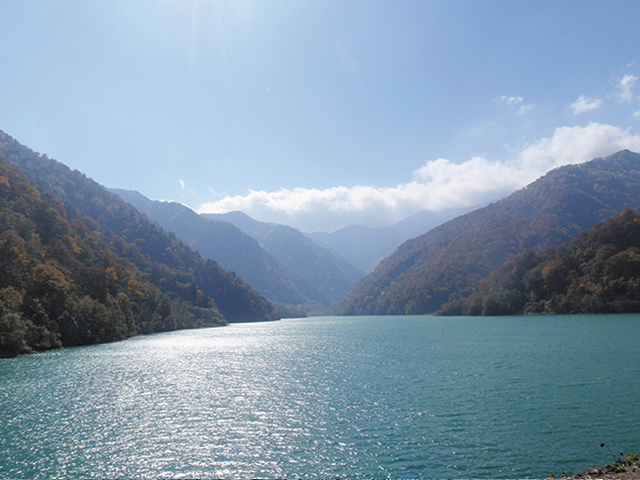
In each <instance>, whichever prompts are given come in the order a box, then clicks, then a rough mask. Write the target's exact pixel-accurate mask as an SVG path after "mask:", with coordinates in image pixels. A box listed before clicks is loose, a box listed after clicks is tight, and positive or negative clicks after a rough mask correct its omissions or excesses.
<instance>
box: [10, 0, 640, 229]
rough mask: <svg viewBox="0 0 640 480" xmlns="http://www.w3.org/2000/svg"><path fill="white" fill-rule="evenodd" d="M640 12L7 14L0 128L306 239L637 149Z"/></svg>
mask: <svg viewBox="0 0 640 480" xmlns="http://www.w3.org/2000/svg"><path fill="white" fill-rule="evenodd" d="M639 24H640V2H638V1H637V0H632V1H615V2H611V1H597V2H594V1H585V0H579V1H564V2H563V1H558V0H553V1H528V2H520V1H514V0H506V1H464V2H463V1H452V0H446V1H428V0H421V1H401V0H394V1H386V2H378V1H373V0H367V1H360V0H353V1H344V0H340V1H333V0H325V1H320V0H318V1H311V0H264V1H257V0H109V1H105V0H55V1H54V0H2V1H0V51H1V52H2V61H1V62H0V91H1V92H2V93H1V94H0V129H2V130H4V131H5V132H7V133H8V134H10V135H12V136H13V137H15V138H16V139H17V140H18V141H20V142H21V143H23V144H26V145H27V146H29V147H31V148H32V149H34V150H36V151H38V152H41V153H46V154H47V155H49V156H50V157H52V158H55V159H57V160H60V161H61V162H63V163H65V164H67V165H68V166H70V167H71V168H75V169H78V170H80V171H82V172H84V173H86V174H87V175H88V176H90V177H92V178H93V179H94V180H96V181H97V182H99V183H101V184H103V185H106V186H108V187H117V188H127V189H133V190H138V191H140V192H141V193H143V194H144V195H146V196H148V197H150V198H152V199H166V200H169V199H171V200H176V201H179V202H182V203H184V204H186V205H189V206H190V207H192V208H194V209H195V210H197V211H211V212H224V211H229V210H236V209H239V210H243V211H245V212H246V213H248V214H250V215H252V216H254V217H255V218H257V219H260V220H271V221H277V222H280V223H288V224H291V225H293V226H296V227H298V228H301V229H303V230H306V231H312V230H333V229H336V228H338V227H340V226H344V225H347V224H350V223H360V224H367V225H386V224H390V223H393V222H395V221H398V220H400V219H401V218H403V217H404V216H407V215H409V214H412V213H415V212H417V211H419V210H421V209H431V210H435V209H438V208H442V207H444V206H454V207H458V206H463V205H473V204H479V203H482V202H484V201H486V200H487V199H492V198H496V197H497V196H499V195H505V194H507V193H509V192H511V191H513V190H515V189H517V188H520V187H522V186H524V185H525V184H526V183H528V182H530V181H532V180H534V179H535V178H536V177H538V176H539V175H541V174H543V173H545V172H546V171H547V170H549V169H550V168H553V167H555V166H558V165H561V164H566V163H575V162H580V161H585V160H588V159H591V158H592V157H594V156H602V155H606V154H609V153H613V152H614V151H616V150H619V149H621V148H630V149H633V150H636V151H640V135H639V134H638V132H639V129H640V80H639V77H640V48H639V46H640V28H638V25H639Z"/></svg>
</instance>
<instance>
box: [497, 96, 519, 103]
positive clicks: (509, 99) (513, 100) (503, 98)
mask: <svg viewBox="0 0 640 480" xmlns="http://www.w3.org/2000/svg"><path fill="white" fill-rule="evenodd" d="M523 101H524V98H522V97H507V96H506V95H502V96H501V97H500V98H498V102H501V103H506V104H507V105H518V104H519V103H522V102H523Z"/></svg>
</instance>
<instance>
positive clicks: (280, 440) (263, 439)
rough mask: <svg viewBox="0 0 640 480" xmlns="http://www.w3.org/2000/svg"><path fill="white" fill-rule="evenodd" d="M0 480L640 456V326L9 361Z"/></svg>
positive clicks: (270, 332) (460, 332) (401, 326)
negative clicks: (638, 454)
mask: <svg viewBox="0 0 640 480" xmlns="http://www.w3.org/2000/svg"><path fill="white" fill-rule="evenodd" d="M0 411H1V412H2V415H1V417H0V477H3V478H7V477H10V478H25V477H26V478H38V477H47V478H51V477H65V478H72V477H84V478H89V477H99V478H105V477H106V478H113V477H119V478H122V477H127V478H159V477H162V478H166V477H172V478H202V477H225V478H228V477H234V478H255V477H302V478H309V477H311V478H318V477H359V478H361V477H376V478H386V477H393V478H423V477H438V478H444V477H446V478H462V477H464V478H470V477H476V478H500V477H502V478H504V477H510V478H514V477H518V478H524V477H544V476H548V475H549V474H551V473H555V474H556V475H559V474H561V473H562V472H563V471H564V472H567V473H571V474H573V473H577V472H578V471H581V470H583V469H584V467H585V466H586V465H590V464H592V463H599V464H602V463H606V462H609V461H611V460H612V456H611V454H610V453H609V452H608V451H607V449H606V448H601V447H600V443H603V442H604V443H606V444H607V445H608V446H610V447H611V448H612V449H613V450H614V452H615V453H619V452H624V453H627V452H630V451H634V452H638V450H640V428H639V427H640V316H639V315H576V316H524V317H489V318H461V317H429V316H407V317H386V316H385V317H319V318H309V319H293V320H282V321H279V322H270V323H257V324H234V325H231V326H229V327H223V328H213V329H203V330H188V331H179V332H171V333H165V334H158V335H152V336H144V337H136V338H132V339H129V340H126V341H123V342H118V343H113V344H106V345H96V346H91V347H81V348H70V349H64V350H59V351H53V352H47V353H42V354H37V355H30V356H23V357H18V358H13V359H2V360H0Z"/></svg>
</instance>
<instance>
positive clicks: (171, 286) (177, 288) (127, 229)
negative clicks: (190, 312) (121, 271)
mask: <svg viewBox="0 0 640 480" xmlns="http://www.w3.org/2000/svg"><path fill="white" fill-rule="evenodd" d="M0 155H2V156H3V158H4V159H5V160H6V161H7V162H8V163H9V164H11V165H12V166H14V167H15V168H17V169H18V170H20V171H21V172H22V173H23V174H24V175H25V176H26V178H27V179H28V181H29V182H30V183H31V184H32V185H35V186H36V187H37V189H38V190H39V191H40V192H41V194H42V195H45V196H48V197H50V198H52V199H53V200H55V201H56V202H60V203H61V204H62V205H63V206H64V209H65V210H66V211H67V212H77V214H78V215H80V214H82V218H83V219H84V220H83V221H84V222H85V224H87V225H89V227H87V228H89V229H90V231H92V232H95V234H94V236H95V237H98V238H100V239H101V240H102V241H104V242H106V244H107V245H108V248H109V249H110V251H112V252H114V253H115V254H117V255H118V256H120V257H122V258H124V259H126V260H127V261H128V262H130V263H131V264H133V265H134V266H135V267H136V268H137V269H138V270H139V271H140V272H142V273H143V275H144V279H145V280H146V281H148V282H150V283H151V284H153V285H155V286H156V287H157V288H158V289H160V291H161V292H163V293H165V294H166V295H167V296H168V297H169V298H170V299H171V300H172V301H173V300H176V301H178V302H179V303H178V305H179V306H181V305H183V302H182V301H183V300H184V299H185V298H190V299H191V301H192V303H194V305H195V304H199V303H202V304H203V305H205V304H207V302H210V303H212V305H215V306H216V308H217V309H219V312H220V313H221V314H222V316H223V318H224V319H226V321H229V322H243V321H261V320H273V319H277V318H278V315H277V314H276V312H275V310H274V309H273V306H272V305H271V304H270V303H269V302H268V301H267V300H265V299H264V298H263V297H261V296H260V295H259V294H258V293H257V292H256V291H255V290H253V289H252V288H251V287H249V285H247V284H246V283H245V282H244V281H243V280H242V279H239V278H237V277H236V275H235V274H234V273H233V272H229V271H225V270H224V269H223V268H222V267H220V266H219V265H218V264H216V263H215V262H213V261H211V260H209V259H206V258H203V257H202V256H201V255H200V254H198V253H197V252H196V251H195V250H193V249H192V248H190V247H189V246H188V245H186V244H184V243H183V242H182V241H180V240H178V239H177V238H176V237H175V236H174V235H172V234H169V233H167V232H166V231H165V230H163V229H162V228H161V227H160V226H159V225H158V224H156V223H155V222H152V221H150V220H149V219H148V217H147V216H146V215H143V214H141V213H140V212H138V211H137V210H136V209H135V208H133V207H132V206H130V205H128V204H126V203H125V202H124V201H123V200H122V199H120V197H118V196H117V195H114V194H111V193H109V192H108V191H107V190H106V189H105V188H104V187H102V186H101V185H99V184H97V183H96V182H94V181H93V180H91V179H89V178H87V177H86V176H85V175H83V174H82V173H80V172H78V171H71V170H70V169H69V168H68V167H66V166H65V165H63V164H61V163H59V162H57V161H55V160H51V159H49V158H48V157H47V156H46V155H39V154H37V153H35V152H33V151H31V150H30V149H28V148H27V147H24V146H22V145H21V144H20V143H18V142H17V141H16V140H14V139H13V138H11V137H10V136H9V135H7V134H5V133H4V132H2V131H0ZM75 214H76V213H74V215H75ZM180 308H181V307H180Z"/></svg>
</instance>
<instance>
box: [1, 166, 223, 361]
mask: <svg viewBox="0 0 640 480" xmlns="http://www.w3.org/2000/svg"><path fill="white" fill-rule="evenodd" d="M112 243H113V238H109V237H108V236H106V235H104V234H102V233H100V232H99V231H98V230H97V229H96V224H95V222H94V221H93V220H91V219H89V218H87V217H86V216H84V215H82V213H80V212H79V211H77V210H76V209H75V208H74V207H73V206H71V205H69V204H65V203H64V202H62V201H61V200H59V199H53V198H51V197H49V196H47V195H42V194H41V193H40V192H39V191H38V189H37V188H36V187H35V186H33V185H32V184H31V183H29V181H28V180H27V179H26V177H25V176H24V175H23V174H22V173H21V172H19V171H17V170H16V169H15V168H14V167H12V166H11V165H9V164H8V163H7V162H5V161H4V160H2V159H0V356H8V355H16V354H19V353H28V352H31V351H33V350H47V349H51V348H58V347H61V346H74V345H86V344H91V343H99V342H108V341H113V340H120V339H123V338H126V337H128V336H131V335H135V334H137V333H140V332H142V333H151V332H160V331H167V330H175V329H177V328H193V327H199V326H205V325H209V326H211V325H223V324H226V322H225V320H224V318H223V316H222V314H221V313H220V311H219V310H218V308H217V307H216V305H215V303H214V302H213V301H212V300H211V299H210V298H209V297H207V296H206V295H204V294H203V293H202V292H201V291H199V290H197V289H195V288H194V286H193V284H191V283H180V282H179V281H175V282H174V284H173V285H172V286H171V287H170V288H165V287H164V286H161V285H160V286H159V285H154V284H153V283H152V282H151V281H149V279H148V275H147V274H146V273H145V272H143V271H141V270H140V268H138V266H136V265H135V264H134V263H133V262H131V261H129V260H128V259H126V258H124V256H132V255H136V254H137V255H139V252H135V251H134V249H135V247H133V246H131V245H129V246H125V245H119V246H120V247H121V248H122V249H123V250H125V252H124V253H125V255H124V256H122V255H119V254H118V253H116V252H115V251H114V249H113V248H112Z"/></svg>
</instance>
